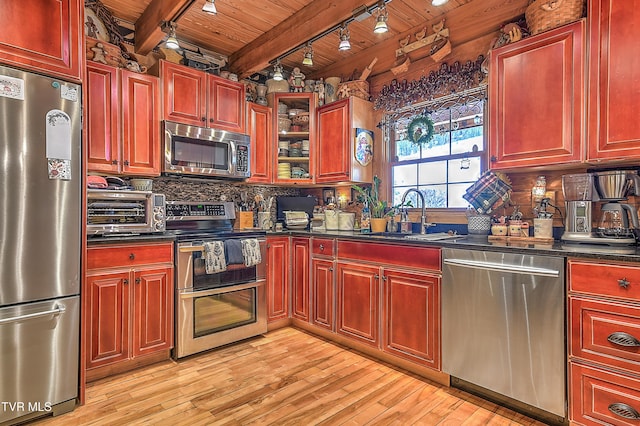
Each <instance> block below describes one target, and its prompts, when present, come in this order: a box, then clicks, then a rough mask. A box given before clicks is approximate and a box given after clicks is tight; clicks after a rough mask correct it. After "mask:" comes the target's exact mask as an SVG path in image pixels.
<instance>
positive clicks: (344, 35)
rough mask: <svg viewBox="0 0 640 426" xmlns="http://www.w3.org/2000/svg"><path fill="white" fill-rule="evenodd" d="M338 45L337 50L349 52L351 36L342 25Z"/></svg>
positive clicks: (347, 29)
mask: <svg viewBox="0 0 640 426" xmlns="http://www.w3.org/2000/svg"><path fill="white" fill-rule="evenodd" d="M339 34H340V44H339V45H338V50H349V49H351V42H350V39H351V34H349V28H347V24H346V23H345V24H342V26H341V27H340V32H339Z"/></svg>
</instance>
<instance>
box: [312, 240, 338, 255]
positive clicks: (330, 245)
mask: <svg viewBox="0 0 640 426" xmlns="http://www.w3.org/2000/svg"><path fill="white" fill-rule="evenodd" d="M334 243H335V240H334V239H333V238H316V237H313V239H312V240H311V253H312V254H313V255H314V256H328V257H334V256H335V250H334Z"/></svg>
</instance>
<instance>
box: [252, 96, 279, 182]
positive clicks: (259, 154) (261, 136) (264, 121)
mask: <svg viewBox="0 0 640 426" xmlns="http://www.w3.org/2000/svg"><path fill="white" fill-rule="evenodd" d="M247 132H248V133H249V137H250V138H251V159H250V168H251V177H250V178H249V179H248V180H247V182H249V183H271V177H272V171H271V163H272V161H273V160H272V158H273V152H274V151H273V112H272V110H271V108H270V107H268V106H263V105H258V104H255V103H253V102H247Z"/></svg>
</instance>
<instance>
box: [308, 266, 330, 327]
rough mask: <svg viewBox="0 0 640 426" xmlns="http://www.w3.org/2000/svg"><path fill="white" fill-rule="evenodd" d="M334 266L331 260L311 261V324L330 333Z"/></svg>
mask: <svg viewBox="0 0 640 426" xmlns="http://www.w3.org/2000/svg"><path fill="white" fill-rule="evenodd" d="M334 265H335V261H333V260H325V259H313V260H312V261H311V269H312V270H311V276H312V278H311V280H312V284H311V285H312V291H311V300H312V301H313V309H312V310H311V312H312V317H311V323H312V324H314V325H316V326H318V327H323V328H326V329H328V330H331V331H333V324H334V321H333V318H334V309H335V290H334V283H335V280H334V278H333V277H334Z"/></svg>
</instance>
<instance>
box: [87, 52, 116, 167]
mask: <svg viewBox="0 0 640 426" xmlns="http://www.w3.org/2000/svg"><path fill="white" fill-rule="evenodd" d="M118 79H119V74H118V69H117V68H114V67H111V66H109V65H103V64H100V63H97V62H88V63H87V72H86V76H85V84H84V90H85V93H86V96H85V105H86V108H87V110H86V112H85V121H86V125H85V128H86V132H87V169H88V170H90V171H95V172H110V173H119V171H120V154H121V153H120V143H119V140H120V136H119V131H120V129H119V123H120V121H119V119H118V114H119V111H120V108H119V107H118V103H119V100H118V97H119V95H118V93H119V88H118V86H119V83H118Z"/></svg>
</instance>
